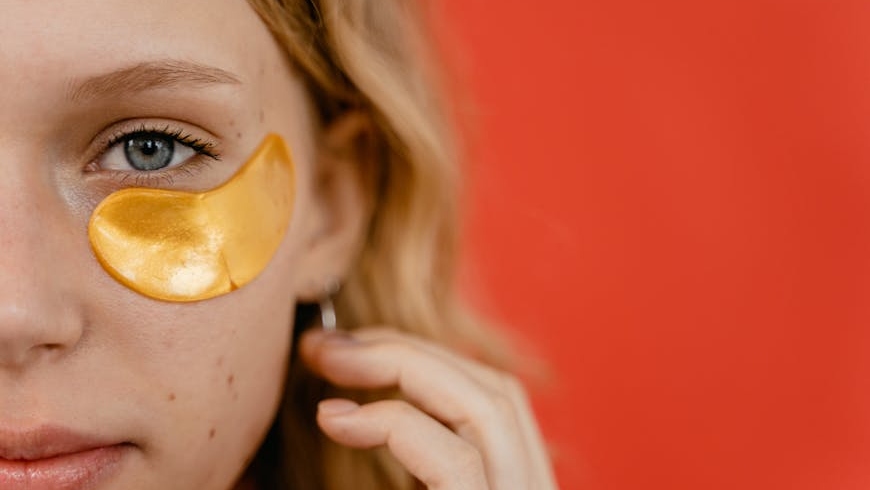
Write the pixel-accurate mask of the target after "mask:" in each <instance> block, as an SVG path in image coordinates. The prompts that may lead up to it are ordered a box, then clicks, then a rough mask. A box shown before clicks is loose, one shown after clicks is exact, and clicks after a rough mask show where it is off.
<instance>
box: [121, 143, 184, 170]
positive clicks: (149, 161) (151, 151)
mask: <svg viewBox="0 0 870 490" xmlns="http://www.w3.org/2000/svg"><path fill="white" fill-rule="evenodd" d="M174 153H175V142H174V141H173V140H172V138H168V137H165V136H160V135H156V134H148V135H141V136H134V137H132V138H130V139H128V140H127V141H126V142H125V143H124V156H125V157H126V158H127V162H128V163H129V164H130V166H132V167H133V168H135V169H136V170H141V171H147V170H159V169H161V168H163V167H165V166H167V165H169V163H170V162H171V161H172V155H173V154H174Z"/></svg>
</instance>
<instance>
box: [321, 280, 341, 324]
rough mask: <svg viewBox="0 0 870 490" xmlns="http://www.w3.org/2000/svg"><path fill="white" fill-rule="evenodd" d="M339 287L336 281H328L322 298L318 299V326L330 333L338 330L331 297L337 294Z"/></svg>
mask: <svg viewBox="0 0 870 490" xmlns="http://www.w3.org/2000/svg"><path fill="white" fill-rule="evenodd" d="M339 288H340V286H339V284H338V282H336V281H330V282H329V283H328V284H327V286H326V287H325V288H324V291H323V296H321V297H320V301H319V304H320V326H321V328H323V330H326V331H327V332H332V331H334V330H336V329H337V328H338V322H337V321H336V317H335V304H334V303H333V302H332V297H333V295H335V293H337V292H338V290H339Z"/></svg>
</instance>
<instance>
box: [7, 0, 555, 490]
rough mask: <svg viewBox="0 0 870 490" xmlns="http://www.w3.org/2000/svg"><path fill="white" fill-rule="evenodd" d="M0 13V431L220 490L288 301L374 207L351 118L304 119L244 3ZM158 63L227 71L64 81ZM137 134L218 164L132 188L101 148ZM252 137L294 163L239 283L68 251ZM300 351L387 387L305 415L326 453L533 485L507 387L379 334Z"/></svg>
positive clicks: (114, 2)
mask: <svg viewBox="0 0 870 490" xmlns="http://www.w3.org/2000/svg"><path fill="white" fill-rule="evenodd" d="M0 10H2V11H3V16H4V18H7V19H15V22H2V23H0V87H2V90H0V107H2V108H3V110H2V111H0V171H2V174H3V178H2V179H0V247H2V248H0V249H2V251H3V253H2V254H0V277H3V278H7V279H4V280H3V281H0V434H3V433H8V432H9V431H23V430H27V429H34V428H39V427H42V426H45V425H53V426H63V427H66V428H69V429H72V430H74V431H76V432H80V433H84V434H88V435H91V436H96V437H99V438H101V439H106V440H110V441H113V442H126V443H129V450H128V451H127V452H126V453H125V455H124V458H123V461H122V464H121V468H120V471H119V472H118V474H117V475H115V476H114V477H113V479H112V480H111V481H109V482H107V483H106V485H105V488H124V489H129V490H136V489H154V488H161V489H202V490H209V489H215V490H224V489H227V488H231V487H233V485H234V484H235V482H236V479H237V478H238V476H239V475H240V474H241V473H242V472H243V471H244V468H245V466H246V463H247V461H248V459H249V458H250V457H251V455H252V454H253V453H254V452H255V451H256V448H257V446H258V444H259V441H260V440H261V438H262V436H263V434H264V433H265V431H266V430H267V428H268V426H269V424H270V422H271V419H272V417H273V416H274V413H275V410H276V407H277V404H278V401H279V396H280V392H281V390H282V383H283V379H282V375H283V372H284V369H285V366H286V362H287V356H288V353H289V350H290V342H291V340H290V339H291V333H292V329H293V325H292V318H293V313H294V311H293V305H294V304H296V303H297V302H298V301H312V300H316V298H317V297H318V295H319V294H320V293H321V292H322V291H323V288H324V286H325V285H326V284H328V283H329V282H330V281H332V280H334V279H340V278H341V277H342V276H343V275H344V274H345V272H346V270H347V269H348V268H349V265H350V261H351V259H352V257H353V256H354V252H355V251H356V250H357V249H358V247H359V244H360V242H361V239H362V237H363V236H364V231H365V230H364V223H365V222H366V217H367V215H368V213H369V212H370V211H371V210H370V209H369V207H368V203H370V202H372V201H373V199H371V196H368V195H366V191H365V189H366V187H365V182H366V179H365V178H364V176H361V175H359V174H358V173H357V172H358V169H361V168H370V165H367V163H371V162H365V160H366V159H367V158H369V156H368V155H367V154H366V153H365V152H362V151H361V150H360V149H359V148H358V147H357V143H358V141H359V136H360V135H361V134H365V133H366V131H367V130H368V129H367V128H368V121H367V119H366V118H365V117H364V116H362V115H360V114H355V113H351V114H348V115H346V116H344V117H341V118H339V119H338V120H337V121H336V122H335V123H333V124H331V125H330V126H329V127H326V128H320V127H318V126H317V124H316V122H315V118H314V117H313V116H312V107H311V102H310V101H309V100H308V98H307V95H306V94H305V92H304V90H303V88H302V85H301V83H300V81H299V80H298V78H297V77H296V76H295V74H294V73H293V72H292V71H291V69H290V68H289V66H288V64H287V63H286V62H285V61H284V58H283V55H282V53H281V50H280V49H279V47H278V46H277V45H276V44H275V42H274V40H273V39H272V38H271V36H270V35H269V33H268V31H267V29H266V28H265V27H264V26H263V24H262V23H261V21H260V19H259V18H257V16H256V15H255V14H254V12H253V11H252V10H251V9H250V8H249V7H248V5H247V4H246V3H245V2H244V1H240V0H188V1H186V2H172V1H169V0H152V1H149V2H148V4H147V8H146V7H143V4H142V3H141V2H139V1H137V0H106V1H101V2H77V1H76V2H74V1H71V0H69V1H59V0H58V1H55V0H52V1H46V2H29V1H24V0H0ZM227 33H232V34H233V35H227ZM166 60H175V61H172V62H171V63H170V67H174V68H176V69H177V68H178V67H179V66H180V65H179V63H178V61H179V60H180V61H181V62H188V63H190V62H192V63H196V64H198V65H207V66H211V67H217V68H219V69H220V70H224V71H225V72H227V73H229V74H231V77H230V78H231V79H232V80H229V81H227V80H224V81H221V82H217V83H212V82H208V81H206V80H203V79H201V78H200V79H195V80H193V81H192V82H190V81H188V82H183V83H181V82H176V83H172V84H166V83H158V84H148V85H147V86H142V85H141V84H140V85H138V86H137V82H136V80H143V79H144V78H143V77H142V76H140V75H141V73H138V72H136V73H135V75H136V76H127V77H126V78H124V77H123V76H122V77H120V78H119V79H116V80H115V82H116V83H114V84H103V85H99V84H97V85H94V84H91V85H90V86H89V87H90V89H88V90H84V89H81V90H80V89H78V88H77V87H79V86H80V84H81V82H82V81H83V80H85V79H89V78H92V77H103V78H98V80H103V81H105V80H106V79H105V77H104V75H105V74H107V73H112V72H116V71H118V70H124V69H130V68H131V67H136V66H140V67H141V66H146V67H147V66H152V65H150V64H153V63H155V62H165V61H166ZM164 68H165V66H164ZM195 71H196V70H194V72H195ZM152 75H153V73H152ZM116 78H118V77H116ZM158 78H159V77H158ZM179 78H180V79H189V78H190V70H188V73H187V75H185V76H181V77H179ZM194 78H196V77H194ZM218 78H220V77H218ZM165 80H166V77H164V82H165ZM86 88H87V87H86ZM143 127H147V128H148V129H149V130H153V129H154V128H164V127H171V128H173V130H175V129H177V130H179V131H181V132H183V133H184V134H189V135H191V136H192V137H193V138H197V139H203V140H208V141H210V142H211V143H213V148H212V149H213V150H214V151H215V152H217V153H219V154H220V160H215V159H212V158H208V157H192V158H191V159H190V160H188V161H186V163H184V164H182V165H180V166H178V167H175V168H174V169H171V170H168V171H165V172H163V171H161V172H160V173H159V175H158V174H155V175H158V177H155V178H150V177H143V176H142V175H137V174H135V171H133V170H132V169H130V168H126V167H125V163H124V161H123V159H118V158H117V156H118V155H119V152H117V151H106V150H107V148H106V146H107V143H108V141H109V140H110V138H111V137H112V136H113V135H117V134H118V133H125V132H130V131H134V130H138V129H141V128H143ZM271 132H275V133H278V134H279V135H281V136H282V137H283V138H284V140H285V141H286V142H287V144H288V146H289V147H290V148H291V150H292V152H293V156H294V163H295V170H296V180H297V195H296V201H295V209H294V218H293V220H292V222H291V225H290V229H289V230H288V232H287V234H286V236H285V237H284V240H283V242H282V243H281V245H280V246H279V249H278V251H277V252H276V254H275V256H274V257H273V259H272V261H271V262H270V263H269V265H268V266H267V267H266V269H265V270H264V272H263V273H262V274H261V275H260V276H259V277H257V278H256V279H255V280H254V281H252V282H251V283H250V284H248V285H246V286H245V287H243V288H241V289H239V290H237V291H234V292H232V293H230V294H226V295H223V296H220V297H217V298H213V299H210V300H207V301H201V302H193V303H186V304H180V303H170V302H162V301H157V300H153V299H150V298H147V297H145V296H142V295H140V294H137V293H136V292H134V291H131V290H129V289H127V288H125V287H124V286H122V285H121V284H119V283H118V282H116V281H115V280H113V279H112V278H111V277H110V276H109V275H108V274H106V272H105V271H103V269H102V268H101V267H100V265H99V263H98V262H97V260H96V259H95V257H94V255H93V253H92V251H91V249H90V246H89V244H88V238H87V223H88V218H89V217H90V215H91V213H92V212H93V209H94V208H95V206H96V205H97V204H98V203H99V202H100V201H101V200H102V199H104V198H105V197H106V196H107V195H109V194H111V193H112V192H114V191H117V190H119V189H121V188H125V187H130V186H131V185H136V186H153V187H160V188H166V189H173V190H183V191H202V190H206V189H210V188H214V187H216V186H217V185H219V184H220V183H222V182H224V181H226V180H227V179H228V178H229V177H230V176H231V175H232V174H233V173H234V172H235V171H236V170H237V169H238V168H239V167H240V166H241V165H242V164H243V163H244V161H245V159H246V158H247V157H248V156H249V155H250V154H251V153H252V152H253V150H254V149H255V148H256V147H257V145H258V144H259V143H260V141H261V140H262V138H263V137H264V136H265V135H266V134H268V133H271ZM327 149H328V150H327ZM152 177H153V176H152ZM8 278H14V280H8ZM302 342H303V345H302V346H301V353H302V356H303V360H304V361H305V362H307V363H308V364H309V365H310V366H311V368H312V369H313V370H314V372H315V373H317V374H319V375H321V376H324V377H326V378H327V379H329V380H331V381H333V382H335V383H337V384H340V385H342V386H352V387H362V388H365V387H372V388H374V387H382V386H398V387H399V388H400V389H401V390H402V391H403V392H404V393H405V395H406V396H407V399H408V401H407V402H405V401H401V402H400V401H382V402H377V403H373V404H370V405H367V406H365V407H357V406H356V405H355V404H354V403H353V402H350V401H348V400H328V401H325V402H323V403H322V404H321V412H320V414H319V418H318V422H319V423H320V424H321V427H322V428H323V429H324V431H325V432H326V433H327V434H328V435H329V436H330V437H332V438H334V439H335V440H336V441H338V442H339V443H342V444H346V445H350V446H354V447H363V448H368V447H375V446H380V445H384V444H386V445H387V446H388V447H389V448H390V450H391V451H392V452H393V453H394V454H395V455H396V457H397V458H398V459H399V461H401V462H402V463H403V464H404V465H405V466H406V467H407V468H408V469H409V471H411V472H412V473H413V474H415V475H416V476H417V477H418V478H420V479H421V480H423V481H424V482H425V483H426V484H427V485H428V486H429V487H431V488H438V489H458V488H495V489H508V488H511V489H513V488H535V489H547V488H553V483H552V476H551V474H550V470H549V465H548V463H547V461H546V458H545V452H544V450H543V446H542V444H541V441H540V436H539V434H538V432H537V429H536V428H535V425H534V422H533V421H532V419H531V415H530V411H529V410H528V406H527V404H526V402H525V399H524V397H523V395H522V390H521V389H520V388H519V385H518V384H517V383H516V382H515V381H514V380H513V379H512V378H510V377H509V376H506V375H504V374H503V373H498V372H495V371H493V370H490V369H489V368H485V367H483V366H480V365H477V364H475V363H473V362H471V361H468V360H466V359H463V358H460V357H458V356H456V355H455V354H453V353H450V352H448V351H446V350H444V349H442V348H440V347H437V346H434V345H431V344H428V343H425V342H423V341H421V340H419V339H415V338H411V337H408V336H403V335H399V334H397V333H395V332H391V331H390V330H389V329H388V328H387V329H363V330H361V331H360V332H358V333H356V334H354V336H353V337H350V336H348V335H341V334H340V335H324V334H321V333H317V332H313V333H311V334H310V335H306V336H303V340H302ZM0 442H3V441H0ZM432 448H438V449H440V450H435V451H433V450H432Z"/></svg>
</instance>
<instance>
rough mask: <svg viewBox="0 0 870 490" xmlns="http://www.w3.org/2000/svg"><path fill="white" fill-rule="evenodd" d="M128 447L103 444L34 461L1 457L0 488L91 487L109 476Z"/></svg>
mask: <svg viewBox="0 0 870 490" xmlns="http://www.w3.org/2000/svg"><path fill="white" fill-rule="evenodd" d="M129 448H130V447H129V446H128V445H125V444H119V445H115V446H106V447H100V448H96V449H90V450H88V451H81V452H78V453H71V454H63V455H60V456H55V457H53V458H45V459H36V460H33V461H23V460H19V461H10V460H7V459H2V458H0V488H2V489H3V490H90V489H94V488H96V487H97V485H99V484H100V482H104V481H106V480H107V479H109V478H111V477H112V476H113V475H114V474H115V473H117V471H118V469H120V466H121V461H122V459H123V457H124V454H125V453H126V452H127V450H128V449H129Z"/></svg>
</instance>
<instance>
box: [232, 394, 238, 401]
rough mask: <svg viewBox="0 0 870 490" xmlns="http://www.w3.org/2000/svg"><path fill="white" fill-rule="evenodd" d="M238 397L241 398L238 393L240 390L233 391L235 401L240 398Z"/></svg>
mask: <svg viewBox="0 0 870 490" xmlns="http://www.w3.org/2000/svg"><path fill="white" fill-rule="evenodd" d="M238 399H239V393H238V392H233V401H236V400H238Z"/></svg>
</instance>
